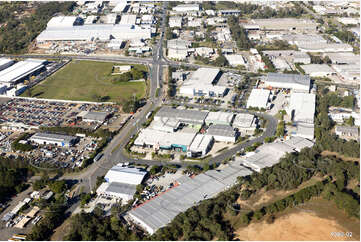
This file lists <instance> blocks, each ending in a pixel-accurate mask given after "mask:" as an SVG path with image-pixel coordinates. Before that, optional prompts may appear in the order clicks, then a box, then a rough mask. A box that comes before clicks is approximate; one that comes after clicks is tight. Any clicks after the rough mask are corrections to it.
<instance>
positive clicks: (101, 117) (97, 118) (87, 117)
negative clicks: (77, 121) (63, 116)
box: [77, 111, 108, 123]
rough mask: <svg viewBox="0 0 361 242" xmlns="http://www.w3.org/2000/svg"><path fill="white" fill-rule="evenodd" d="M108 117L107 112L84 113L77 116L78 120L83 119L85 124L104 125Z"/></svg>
mask: <svg viewBox="0 0 361 242" xmlns="http://www.w3.org/2000/svg"><path fill="white" fill-rule="evenodd" d="M107 116H108V113H107V112H93V111H82V112H80V113H79V114H78V115H77V118H81V119H82V121H84V122H98V123H103V122H104V121H105V119H106V118H107Z"/></svg>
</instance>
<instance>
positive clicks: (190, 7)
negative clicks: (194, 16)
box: [172, 4, 200, 12]
mask: <svg viewBox="0 0 361 242" xmlns="http://www.w3.org/2000/svg"><path fill="white" fill-rule="evenodd" d="M172 10H173V11H176V12H198V11H199V10H200V6H199V4H180V5H177V6H175V7H173V9H172Z"/></svg>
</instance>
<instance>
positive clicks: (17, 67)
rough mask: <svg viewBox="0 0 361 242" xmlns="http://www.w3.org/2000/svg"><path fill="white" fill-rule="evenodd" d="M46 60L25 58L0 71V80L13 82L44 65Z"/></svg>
mask: <svg viewBox="0 0 361 242" xmlns="http://www.w3.org/2000/svg"><path fill="white" fill-rule="evenodd" d="M44 62H46V60H37V59H26V60H24V61H19V62H17V63H15V64H14V65H12V66H10V67H8V68H6V69H4V70H2V71H0V82H4V83H14V82H16V81H18V80H19V79H21V78H24V77H26V76H27V75H30V74H32V73H34V72H35V71H37V70H39V69H41V68H43V67H44V65H43V64H44Z"/></svg>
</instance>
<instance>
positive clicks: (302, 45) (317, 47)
mask: <svg viewBox="0 0 361 242" xmlns="http://www.w3.org/2000/svg"><path fill="white" fill-rule="evenodd" d="M296 45H297V47H298V49H299V50H300V51H303V52H311V53H312V52H314V53H316V52H317V53H326V52H352V51H353V48H352V46H351V45H349V44H336V43H322V42H321V43H310V42H308V41H303V42H297V43H296Z"/></svg>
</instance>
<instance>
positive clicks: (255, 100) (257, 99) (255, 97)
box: [247, 89, 271, 109]
mask: <svg viewBox="0 0 361 242" xmlns="http://www.w3.org/2000/svg"><path fill="white" fill-rule="evenodd" d="M270 94H271V91H270V90H265V89H252V91H251V94H250V95H249V97H248V100H247V108H250V107H253V108H264V109H266V108H267V107H268V101H269V96H270Z"/></svg>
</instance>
